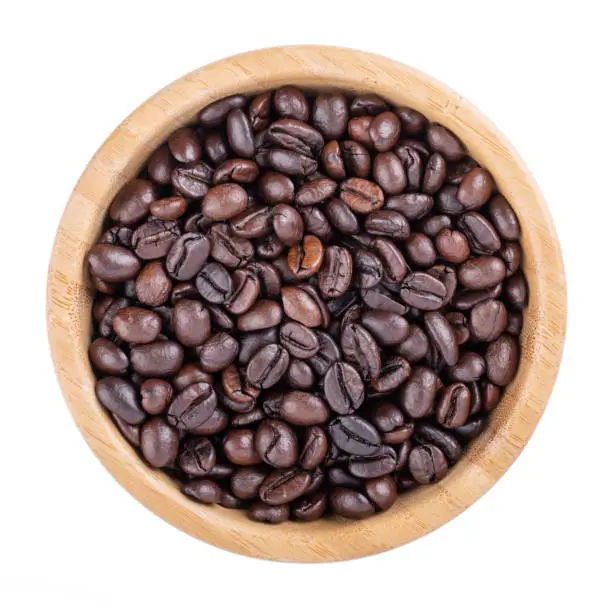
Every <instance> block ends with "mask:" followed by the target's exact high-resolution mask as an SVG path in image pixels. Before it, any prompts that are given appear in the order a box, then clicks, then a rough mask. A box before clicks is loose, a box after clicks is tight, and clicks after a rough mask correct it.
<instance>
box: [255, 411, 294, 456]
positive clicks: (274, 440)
mask: <svg viewBox="0 0 612 612" xmlns="http://www.w3.org/2000/svg"><path fill="white" fill-rule="evenodd" d="M255 448H256V450H257V452H258V453H259V456H260V457H261V458H262V459H263V461H265V462H266V463H267V464H268V465H271V466H272V467H275V468H287V467H291V466H292V465H294V464H295V463H296V461H297V458H298V441H297V436H296V435H295V432H294V431H293V429H291V427H290V426H289V425H287V423H285V422H284V421H279V420H277V419H270V420H267V421H263V422H262V423H261V424H260V425H259V427H258V428H257V433H256V434H255Z"/></svg>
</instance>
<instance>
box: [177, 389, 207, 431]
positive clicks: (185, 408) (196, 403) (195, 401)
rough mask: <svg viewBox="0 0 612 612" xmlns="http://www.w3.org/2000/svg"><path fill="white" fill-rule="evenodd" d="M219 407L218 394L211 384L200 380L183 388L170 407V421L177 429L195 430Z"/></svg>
mask: <svg viewBox="0 0 612 612" xmlns="http://www.w3.org/2000/svg"><path fill="white" fill-rule="evenodd" d="M216 408H217V395H216V393H215V391H214V389H213V388H212V387H211V385H210V384H208V383H206V382H198V383H193V384H190V385H189V386H188V387H186V388H185V389H183V390H182V391H181V392H180V393H179V394H178V395H177V396H176V397H175V398H174V400H173V401H172V403H171V404H170V407H169V408H168V422H169V423H170V424H171V425H173V426H174V427H176V428H177V429H186V430H188V431H192V432H193V431H195V430H197V429H198V428H199V427H200V426H201V425H203V424H204V423H206V421H207V420H208V419H210V417H211V416H212V414H213V412H214V411H215V409H216Z"/></svg>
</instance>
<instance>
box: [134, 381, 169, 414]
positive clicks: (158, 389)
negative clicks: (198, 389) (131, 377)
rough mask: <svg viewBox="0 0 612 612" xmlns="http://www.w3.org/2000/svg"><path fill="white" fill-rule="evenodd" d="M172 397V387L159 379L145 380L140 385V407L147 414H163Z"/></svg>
mask: <svg viewBox="0 0 612 612" xmlns="http://www.w3.org/2000/svg"><path fill="white" fill-rule="evenodd" d="M173 396H174V391H173V389H172V385H171V384H170V383H169V382H168V381H166V380H162V379H161V378H147V379H146V380H145V381H144V382H143V383H142V384H141V385H140V398H141V405H142V407H143V409H144V410H146V412H148V413H149V414H161V413H163V412H165V411H166V408H168V406H169V405H170V402H171V401H172V398H173Z"/></svg>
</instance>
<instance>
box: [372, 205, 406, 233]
mask: <svg viewBox="0 0 612 612" xmlns="http://www.w3.org/2000/svg"><path fill="white" fill-rule="evenodd" d="M364 225H365V229H366V231H368V232H369V233H370V234H373V235H376V236H386V237H387V238H391V239H393V240H400V239H403V238H407V237H408V236H409V235H410V225H409V224H408V221H407V219H406V217H404V215H402V214H401V213H399V212H397V211H394V210H377V211H375V212H373V213H370V214H369V215H368V216H367V217H366V220H365V224H364Z"/></svg>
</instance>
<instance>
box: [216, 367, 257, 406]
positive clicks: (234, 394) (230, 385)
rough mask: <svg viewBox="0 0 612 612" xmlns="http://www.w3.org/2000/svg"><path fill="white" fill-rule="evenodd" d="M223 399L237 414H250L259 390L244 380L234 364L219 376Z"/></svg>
mask: <svg viewBox="0 0 612 612" xmlns="http://www.w3.org/2000/svg"><path fill="white" fill-rule="evenodd" d="M221 383H222V385H223V391H224V393H225V399H227V400H230V401H231V402H232V406H233V408H234V410H236V411H237V412H250V411H251V410H252V409H253V408H254V407H255V399H256V398H257V396H258V395H259V390H258V389H256V388H255V387H253V386H252V385H251V384H250V383H248V382H246V380H244V376H243V372H242V371H241V370H239V369H238V368H237V367H236V366H235V365H234V364H231V365H229V366H228V367H227V368H225V369H224V370H223V372H222V374H221Z"/></svg>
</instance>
